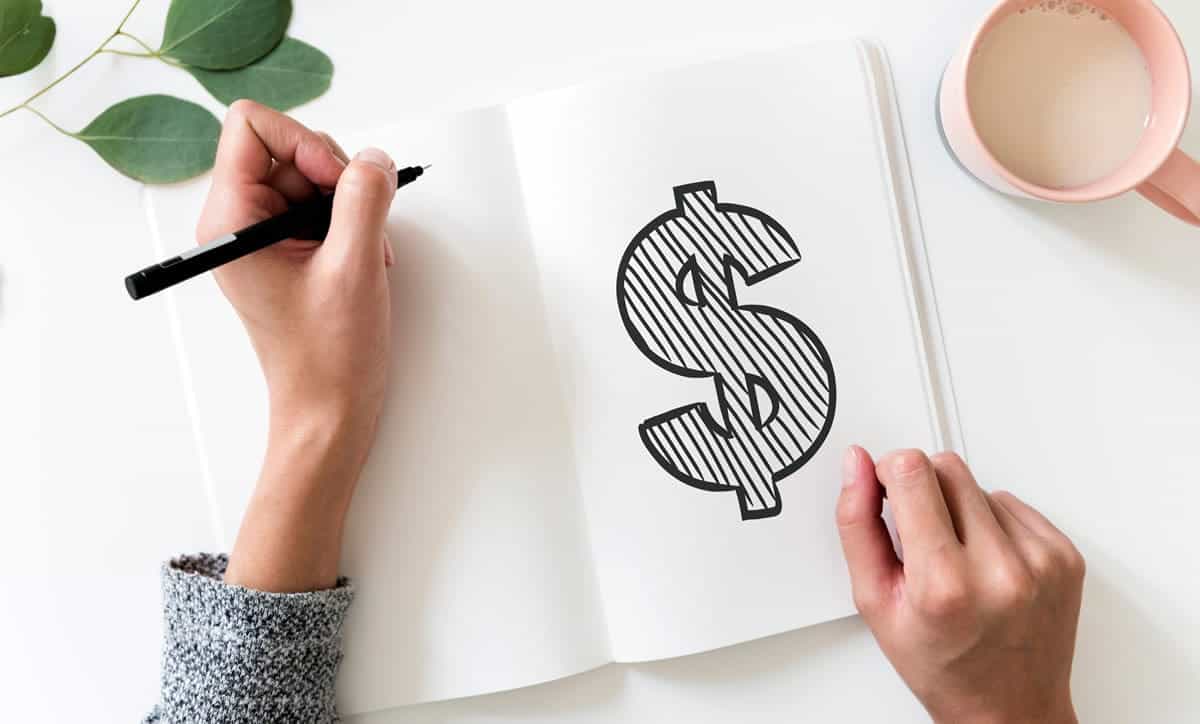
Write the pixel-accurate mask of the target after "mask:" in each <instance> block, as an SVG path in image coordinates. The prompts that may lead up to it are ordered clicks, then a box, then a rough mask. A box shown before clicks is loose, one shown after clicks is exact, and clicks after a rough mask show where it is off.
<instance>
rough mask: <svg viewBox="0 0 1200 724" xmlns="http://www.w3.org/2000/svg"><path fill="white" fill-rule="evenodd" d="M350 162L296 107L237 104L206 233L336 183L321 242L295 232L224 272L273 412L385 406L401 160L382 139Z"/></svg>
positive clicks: (371, 410)
mask: <svg viewBox="0 0 1200 724" xmlns="http://www.w3.org/2000/svg"><path fill="white" fill-rule="evenodd" d="M347 161H348V159H347V158H346V156H345V153H344V152H342V150H341V148H339V147H338V146H337V144H336V143H334V142H333V140H332V139H330V138H329V137H328V136H326V135H324V134H319V133H316V132H314V131H310V130H309V129H307V128H305V127H304V126H302V125H301V124H299V123H298V122H296V121H295V120H293V119H291V118H289V117H288V116H285V115H283V114H281V113H278V112H276V111H273V110H271V109H270V108H267V107H264V106H260V105H258V104H256V103H253V102H250V101H238V102H236V103H234V104H233V105H232V106H230V108H229V113H228V114H227V116H226V118H225V124H224V127H223V129H222V132H221V142H220V145H219V147H218V150H217V160H216V166H215V168H214V170H213V184H212V188H211V190H210V191H209V195H208V199H207V201H206V203H205V206H204V211H203V212H202V214H201V216H200V221H199V223H198V224H197V228H196V237H197V240H198V241H199V242H200V243H204V242H206V241H210V240H212V239H214V238H216V237H218V236H220V235H222V234H226V233H228V232H230V231H235V230H237V229H240V228H243V227H245V226H249V225H250V224H253V223H255V222H258V221H262V220H263V219H266V218H268V217H271V216H276V215H278V214H280V213H282V212H284V211H285V210H287V207H288V204H289V203H295V202H299V201H303V200H305V199H307V198H309V197H311V196H312V195H314V194H315V193H317V192H318V189H325V190H329V189H332V188H334V187H335V186H336V187H337V190H338V193H337V196H336V197H335V201H334V207H333V220H332V223H331V224H330V229H329V234H328V238H327V239H326V240H325V243H324V244H321V243H319V242H316V241H312V240H307V239H289V240H287V241H284V242H281V243H278V244H274V245H272V246H269V247H267V248H266V249H263V250H261V251H259V252H257V253H255V254H252V255H250V256H247V257H244V258H242V259H239V260H238V261H236V262H233V263H231V264H227V265H225V266H224V267H222V268H220V269H219V270H217V272H216V277H217V282H218V283H219V284H220V286H221V290H222V291H223V292H224V293H225V296H226V297H227V298H228V299H229V301H230V302H231V303H232V304H233V307H234V309H236V310H237V313H238V316H239V317H241V319H242V322H243V324H244V325H245V327H246V331H247V333H248V334H249V336H250V341H251V343H252V344H253V346H254V351H255V352H256V353H257V355H258V358H259V362H260V364H261V365H262V368H263V374H264V376H265V377H266V382H267V386H268V389H269V390H270V396H271V408H272V412H275V411H277V410H279V411H282V412H288V411H291V410H300V411H304V412H309V411H312V410H322V411H327V412H328V413H330V414H337V415H352V416H356V417H367V418H373V417H375V416H377V415H378V411H379V405H380V404H381V401H382V394H381V393H382V391H383V388H384V384H385V381H386V373H387V367H388V365H387V357H388V353H389V345H388V343H389V332H390V325H389V323H388V321H389V320H388V315H389V310H390V304H389V302H388V297H389V293H388V281H387V276H386V273H385V266H387V265H389V264H390V263H391V247H390V245H389V244H388V243H387V241H386V238H385V235H384V229H383V225H384V221H385V219H386V218H387V212H388V208H389V206H390V205H391V201H392V196H393V194H394V193H395V190H396V167H395V164H394V163H392V161H391V159H389V158H388V157H387V156H386V155H385V154H384V153H383V152H382V151H378V150H376V149H367V150H366V151H364V152H363V153H362V154H360V156H359V157H358V158H356V159H355V160H354V161H353V162H350V163H349V165H347Z"/></svg>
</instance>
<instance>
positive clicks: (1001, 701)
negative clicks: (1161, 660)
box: [837, 447, 1084, 724]
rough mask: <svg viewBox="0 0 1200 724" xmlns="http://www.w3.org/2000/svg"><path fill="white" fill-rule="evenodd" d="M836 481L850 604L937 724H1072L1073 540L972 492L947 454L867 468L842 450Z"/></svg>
mask: <svg viewBox="0 0 1200 724" xmlns="http://www.w3.org/2000/svg"><path fill="white" fill-rule="evenodd" d="M844 468H845V469H844V473H843V481H842V482H843V487H842V493H841V497H840V500H839V501H838V507H837V522H838V528H839V530H840V531H841V538H842V548H843V550H844V551H845V555H846V562H847V564H848V566H849V569H850V576H851V579H852V582H853V588H854V600H855V604H856V605H857V606H858V609H859V611H860V612H861V613H862V614H863V617H864V618H865V619H866V621H867V624H868V625H869V626H870V627H871V631H872V632H874V634H875V638H876V640H877V641H878V642H879V646H880V648H882V649H883V652H884V654H886V655H887V657H888V659H889V660H890V661H891V662H892V665H893V666H895V667H896V670H897V671H898V672H899V673H900V676H901V677H902V678H903V679H904V681H905V683H907V684H908V686H909V687H910V688H911V689H912V690H913V692H914V693H915V694H916V695H917V698H919V699H920V700H921V703H922V704H924V705H925V708H926V709H928V711H929V713H930V715H931V716H932V717H933V718H934V720H935V721H936V722H938V723H939V724H941V723H943V722H947V723H948V722H955V724H971V723H973V722H989V723H992V722H1005V723H1009V722H1031V723H1032V722H1039V723H1041V724H1060V723H1062V722H1072V723H1073V722H1075V721H1076V718H1075V712H1074V708H1073V706H1072V703H1071V692H1070V677H1071V659H1072V656H1073V653H1074V648H1075V630H1076V624H1077V622H1078V618H1079V606H1080V598H1081V595H1082V590H1083V575H1084V562H1083V558H1082V557H1081V556H1080V554H1079V552H1078V551H1077V550H1076V549H1075V547H1074V546H1073V545H1072V544H1071V541H1070V540H1068V539H1067V537H1066V536H1064V535H1063V534H1062V533H1061V532H1060V531H1059V530H1058V529H1057V528H1055V527H1054V526H1053V525H1052V524H1051V523H1050V521H1048V520H1046V518H1045V517H1043V516H1042V515H1041V513H1038V512H1037V511H1036V510H1034V509H1033V508H1031V507H1029V506H1028V505H1026V504H1025V503H1023V502H1021V501H1020V500H1018V499H1017V498H1016V497H1015V496H1013V495H1012V494H1010V493H1003V492H999V493H987V492H985V491H983V490H982V489H981V488H980V487H979V485H978V484H976V482H975V478H974V476H972V474H971V471H970V469H969V468H967V466H966V464H965V463H963V461H962V459H961V458H959V457H958V456H957V455H954V454H952V453H941V454H938V455H934V456H932V457H931V458H930V457H926V456H925V454H924V453H922V452H920V451H919V450H904V451H898V452H894V453H891V454H888V455H885V456H884V457H882V458H880V460H879V461H878V462H877V463H876V462H874V461H872V459H871V457H870V455H868V454H867V452H866V451H865V450H863V449H862V448H858V447H852V448H850V449H849V450H847V451H846V459H845V464H844ZM881 486H882V487H881ZM884 489H886V491H887V496H888V500H889V502H890V504H891V507H892V510H893V513H894V515H895V520H896V528H897V531H898V534H899V537H900V542H901V546H902V547H903V552H904V561H903V563H901V561H900V559H899V558H898V557H897V555H896V552H895V550H894V549H893V546H892V541H891V538H890V537H889V536H888V531H887V528H886V527H885V526H884V523H883V519H882V518H881V517H880V513H881V511H882V505H883V490H884Z"/></svg>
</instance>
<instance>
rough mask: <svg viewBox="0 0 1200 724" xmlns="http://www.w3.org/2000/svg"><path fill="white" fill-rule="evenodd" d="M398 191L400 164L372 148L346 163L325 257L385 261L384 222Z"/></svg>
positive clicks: (334, 200) (349, 261)
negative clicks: (397, 174)
mask: <svg viewBox="0 0 1200 724" xmlns="http://www.w3.org/2000/svg"><path fill="white" fill-rule="evenodd" d="M395 191H396V164H395V163H393V162H392V160H391V159H390V158H389V157H388V155H387V154H385V153H384V152H383V151H380V150H379V149H375V148H368V149H365V150H363V151H361V152H360V153H359V154H358V155H357V156H355V158H354V160H353V161H351V162H350V164H349V165H348V166H346V170H345V171H344V172H343V173H342V175H341V178H340V179H339V180H338V184H337V192H336V194H335V195H334V197H333V217H332V220H331V222H330V225H329V235H328V236H327V237H326V239H325V244H324V246H323V248H322V249H321V254H322V256H326V257H332V258H334V259H336V260H338V261H340V262H343V263H352V264H367V265H372V264H375V263H378V265H379V266H380V268H382V267H383V266H384V263H385V252H384V246H383V238H384V224H385V223H386V222H387V215H388V209H389V208H390V207H391V205H392V197H393V195H394V194H395Z"/></svg>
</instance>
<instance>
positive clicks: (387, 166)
mask: <svg viewBox="0 0 1200 724" xmlns="http://www.w3.org/2000/svg"><path fill="white" fill-rule="evenodd" d="M354 158H355V159H356V160H358V161H366V162H367V163H369V164H372V165H375V166H378V167H379V168H381V169H383V170H384V171H395V170H396V164H395V162H394V161H392V157H391V156H389V155H387V154H386V153H384V152H383V151H380V150H379V149H378V148H364V149H363V150H361V151H359V152H358V155H356V156H355V157H354Z"/></svg>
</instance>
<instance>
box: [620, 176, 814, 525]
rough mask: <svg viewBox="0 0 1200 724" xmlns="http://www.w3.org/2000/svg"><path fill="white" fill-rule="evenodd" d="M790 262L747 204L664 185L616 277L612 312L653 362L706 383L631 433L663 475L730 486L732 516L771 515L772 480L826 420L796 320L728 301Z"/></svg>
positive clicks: (809, 344) (770, 226)
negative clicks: (668, 203) (669, 196)
mask: <svg viewBox="0 0 1200 724" xmlns="http://www.w3.org/2000/svg"><path fill="white" fill-rule="evenodd" d="M798 261H800V252H799V250H798V249H797V248H796V243H795V242H794V241H793V240H792V237H791V236H790V235H789V234H788V232H787V231H786V230H785V229H784V228H783V227H782V226H781V225H780V224H779V223H778V222H777V221H775V220H774V219H772V218H771V217H770V216H768V215H766V214H764V213H762V212H761V211H758V210H756V209H752V208H750V207H748V206H739V205H737V204H726V203H718V202H717V188H716V184H715V183H714V182H712V181H701V182H699V183H692V184H687V185H684V186H676V187H675V208H674V209H672V210H671V211H668V212H666V213H664V214H662V215H660V216H659V217H658V218H656V219H654V220H653V221H651V222H650V223H649V224H647V225H646V226H645V227H644V228H643V229H642V230H641V231H639V232H638V233H637V235H636V236H634V238H633V241H631V242H630V243H629V247H628V248H627V249H626V250H625V254H624V256H623V257H622V258H621V263H620V266H619V267H618V271H617V307H618V309H619V310H620V313H621V320H622V322H623V323H624V325H625V329H626V331H628V332H629V336H630V337H631V338H633V342H634V344H636V345H637V347H638V349H639V350H641V351H642V353H643V354H645V355H646V356H647V357H649V358H650V360H651V361H653V362H654V363H655V364H656V365H658V366H659V367H662V368H663V369H665V370H667V371H669V372H671V373H673V374H676V375H681V376H684V377H695V378H703V377H709V378H712V380H713V383H714V384H715V385H716V393H717V400H718V404H719V407H720V410H719V411H718V414H717V415H713V414H712V413H710V411H709V409H708V405H707V404H705V403H703V402H701V403H695V404H691V405H686V406H684V407H680V408H678V409H675V410H670V411H669V412H664V413H662V414H660V415H656V416H654V417H651V418H649V419H648V420H646V421H645V422H643V423H642V424H641V425H639V426H638V433H639V435H640V437H641V439H642V443H643V444H644V445H645V446H646V449H647V450H648V451H649V452H650V454H651V455H652V456H653V457H654V459H655V460H657V461H658V463H659V465H661V466H662V467H663V469H664V470H666V471H667V472H668V473H670V474H671V475H672V476H674V477H675V478H678V479H679V480H681V481H683V482H684V483H687V484H688V485H691V486H693V487H696V488H699V489H701V490H722V491H724V490H733V491H735V492H736V493H737V498H738V504H739V505H740V506H741V513H742V519H743V520H749V519H752V518H767V517H770V516H774V515H779V513H780V511H781V510H782V503H781V501H780V497H779V486H778V483H779V481H780V480H782V479H783V478H785V477H787V476H788V475H790V474H792V473H794V472H795V471H796V470H798V469H800V467H801V466H802V465H804V463H806V462H808V460H809V459H810V458H811V457H812V456H813V454H815V453H816V451H817V450H818V449H819V448H820V447H821V443H822V442H824V440H825V436H826V435H827V434H828V433H829V428H830V425H831V424H832V423H833V410H834V405H835V402H836V399H837V395H836V387H835V385H834V379H833V364H832V362H831V361H830V359H829V354H828V353H827V352H826V351H825V347H824V346H823V345H822V344H821V340H819V339H818V338H817V335H816V334H814V333H813V331H812V330H811V329H809V328H808V326H807V325H805V324H804V323H803V322H801V321H800V320H799V319H796V318H795V317H793V316H791V315H789V314H787V313H785V312H782V311H780V310H778V309H775V308H773V307H768V306H760V305H749V304H745V305H743V304H740V303H739V302H738V298H737V288H736V282H737V279H738V277H740V278H741V279H742V280H743V283H744V284H746V285H753V284H755V283H757V282H760V281H762V280H763V279H766V278H767V277H770V276H773V275H775V274H778V273H779V272H782V271H784V270H785V269H787V268H789V267H791V266H792V265H793V264H795V263H797V262H798Z"/></svg>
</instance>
